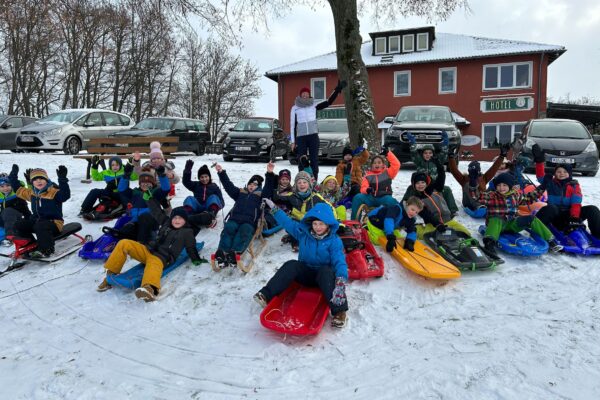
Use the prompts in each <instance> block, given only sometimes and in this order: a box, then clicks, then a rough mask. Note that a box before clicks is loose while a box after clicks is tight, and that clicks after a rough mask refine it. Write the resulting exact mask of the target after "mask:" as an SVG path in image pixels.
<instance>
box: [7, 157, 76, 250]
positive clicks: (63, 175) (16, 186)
mask: <svg viewBox="0 0 600 400" xmlns="http://www.w3.org/2000/svg"><path fill="white" fill-rule="evenodd" d="M18 174H19V166H18V165H17V164H13V166H12V171H11V172H10V175H9V181H10V184H11V186H12V188H13V190H14V191H15V194H16V195H17V197H18V198H20V199H23V200H26V201H29V202H31V212H32V215H31V216H30V217H29V218H23V219H20V220H18V221H17V222H16V223H15V224H14V232H15V236H20V237H23V238H31V239H33V234H34V233H35V237H36V239H37V240H36V242H37V248H36V249H35V250H34V251H32V252H31V253H29V256H30V257H32V258H42V257H49V256H51V255H52V254H53V253H54V237H55V236H56V235H58V234H59V233H60V232H61V231H62V228H63V225H64V220H63V213H62V203H63V202H65V201H67V200H69V198H70V197H71V189H70V188H69V183H68V182H69V180H68V179H67V167H65V166H64V165H60V166H59V167H58V169H57V170H56V175H57V177H58V186H56V185H54V184H53V183H52V182H51V181H50V179H49V178H48V173H47V172H46V171H45V170H43V169H41V168H34V169H32V170H31V171H30V173H29V179H30V181H31V186H32V187H31V188H28V187H24V186H22V185H21V182H20V181H19V179H18V178H17V175H18Z"/></svg>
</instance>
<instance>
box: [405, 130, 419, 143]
mask: <svg viewBox="0 0 600 400" xmlns="http://www.w3.org/2000/svg"><path fill="white" fill-rule="evenodd" d="M406 138H407V139H408V143H410V144H411V145H413V144H417V138H415V135H413V134H412V133H410V132H408V133H407V134H406Z"/></svg>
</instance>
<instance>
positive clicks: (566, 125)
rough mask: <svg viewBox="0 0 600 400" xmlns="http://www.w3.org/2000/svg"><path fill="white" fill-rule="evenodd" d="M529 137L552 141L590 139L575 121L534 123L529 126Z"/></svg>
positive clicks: (581, 126)
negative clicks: (552, 139) (550, 139)
mask: <svg viewBox="0 0 600 400" xmlns="http://www.w3.org/2000/svg"><path fill="white" fill-rule="evenodd" d="M529 136H530V137H539V138H554V139H590V134H589V133H588V131H587V129H585V127H584V126H583V125H581V124H580V123H579V122H576V121H573V122H571V121H535V122H533V124H532V125H531V129H530V130H529Z"/></svg>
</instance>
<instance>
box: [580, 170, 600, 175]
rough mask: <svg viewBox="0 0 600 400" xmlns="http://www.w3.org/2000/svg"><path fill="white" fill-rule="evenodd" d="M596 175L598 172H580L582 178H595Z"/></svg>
mask: <svg viewBox="0 0 600 400" xmlns="http://www.w3.org/2000/svg"><path fill="white" fill-rule="evenodd" d="M596 173H598V171H596V172H582V173H581V175H583V176H596Z"/></svg>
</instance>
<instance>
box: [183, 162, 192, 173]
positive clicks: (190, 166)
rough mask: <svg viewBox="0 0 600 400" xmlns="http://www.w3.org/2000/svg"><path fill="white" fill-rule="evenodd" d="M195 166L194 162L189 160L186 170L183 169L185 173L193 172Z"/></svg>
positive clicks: (186, 163)
mask: <svg viewBox="0 0 600 400" xmlns="http://www.w3.org/2000/svg"><path fill="white" fill-rule="evenodd" d="M193 166H194V161H192V160H187V161H186V162H185V168H184V169H183V170H184V171H190V172H192V167H193Z"/></svg>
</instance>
